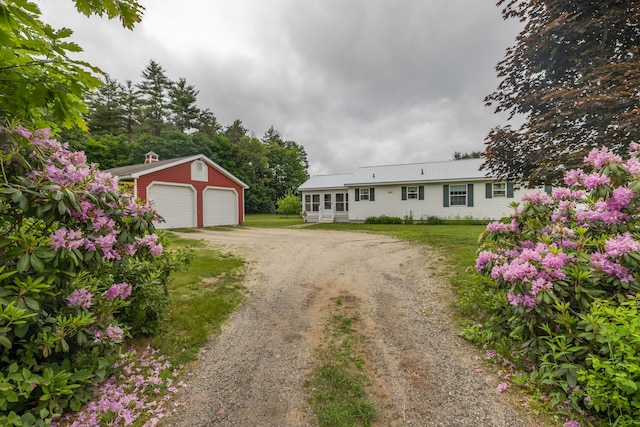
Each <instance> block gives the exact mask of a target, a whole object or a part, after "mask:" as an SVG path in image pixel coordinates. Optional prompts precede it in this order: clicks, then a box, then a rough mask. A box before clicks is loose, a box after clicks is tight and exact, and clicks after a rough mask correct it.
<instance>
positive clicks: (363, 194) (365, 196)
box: [360, 188, 369, 200]
mask: <svg viewBox="0 0 640 427" xmlns="http://www.w3.org/2000/svg"><path fill="white" fill-rule="evenodd" d="M360 200H369V188H361V189H360Z"/></svg>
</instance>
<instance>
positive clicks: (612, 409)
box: [467, 144, 640, 426]
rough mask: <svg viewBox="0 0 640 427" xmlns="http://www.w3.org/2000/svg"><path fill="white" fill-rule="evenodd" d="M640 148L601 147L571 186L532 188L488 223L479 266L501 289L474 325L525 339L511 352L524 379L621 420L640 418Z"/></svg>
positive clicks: (569, 404)
mask: <svg viewBox="0 0 640 427" xmlns="http://www.w3.org/2000/svg"><path fill="white" fill-rule="evenodd" d="M638 150H640V145H637V144H635V145H633V146H632V148H631V151H630V153H629V158H627V159H623V158H621V157H620V156H618V155H615V154H613V153H611V152H609V151H608V150H607V149H606V148H603V149H599V150H597V149H594V150H593V151H592V152H591V153H590V154H589V155H588V156H587V157H586V158H585V167H584V169H579V170H572V171H568V172H567V173H566V174H565V178H564V180H565V183H566V187H562V188H555V189H553V191H552V194H546V193H543V192H540V193H537V194H533V195H529V196H526V197H525V198H523V202H522V204H516V205H514V208H515V213H514V214H513V216H512V217H511V218H509V219H505V220H503V221H500V222H494V223H491V224H489V225H488V226H487V231H486V232H485V233H484V235H483V238H482V242H483V247H482V249H481V252H480V253H479V255H478V258H477V262H476V267H477V269H478V270H479V271H480V272H481V274H483V276H484V277H485V280H484V284H485V285H484V286H485V290H486V295H492V297H491V303H489V304H487V307H488V308H486V310H487V312H486V313H485V319H487V320H488V321H487V322H485V324H484V325H475V326H474V327H472V328H469V330H467V335H468V336H471V337H472V338H475V339H477V340H480V341H483V342H484V343H485V344H491V341H492V340H493V341H494V342H493V344H495V343H496V340H495V337H497V336H500V335H501V334H504V335H508V336H509V337H510V339H511V341H512V342H516V343H517V349H516V351H515V352H513V348H511V351H512V353H511V354H509V355H505V356H507V357H509V358H513V359H517V360H519V362H520V363H521V364H522V366H528V372H525V373H524V374H523V375H520V376H513V377H512V379H513V380H514V381H518V382H521V383H527V382H529V383H530V384H531V383H536V384H537V385H538V386H541V387H542V388H543V390H544V392H545V393H546V394H548V395H549V396H551V398H552V399H553V403H554V404H556V405H559V406H560V407H561V408H568V409H571V410H574V411H584V410H589V411H591V413H593V414H595V415H596V416H601V417H602V418H603V419H604V420H606V421H607V422H611V423H617V424H615V425H618V426H623V425H638V424H637V422H638V421H637V420H640V389H639V387H640V319H639V318H638V306H639V304H640V297H639V296H638V290H639V289H640V229H639V224H640V219H639V218H638V213H639V212H640V210H639V209H640V162H639V160H638ZM487 329H490V331H488V330H487ZM504 335H503V336H504ZM634 423H635V424H634Z"/></svg>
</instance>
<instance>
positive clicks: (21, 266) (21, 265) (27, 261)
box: [16, 254, 31, 273]
mask: <svg viewBox="0 0 640 427" xmlns="http://www.w3.org/2000/svg"><path fill="white" fill-rule="evenodd" d="M30 265H31V256H30V255H29V254H24V255H23V256H22V258H20V260H19V261H18V265H17V266H16V268H17V269H18V271H19V272H21V273H22V272H25V271H27V270H28V269H29V266H30Z"/></svg>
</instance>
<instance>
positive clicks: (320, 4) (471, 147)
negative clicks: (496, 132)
mask: <svg viewBox="0 0 640 427" xmlns="http://www.w3.org/2000/svg"><path fill="white" fill-rule="evenodd" d="M140 2H141V4H143V5H144V6H145V8H146V11H145V13H144V16H143V18H142V23H140V24H138V25H137V26H136V28H135V29H134V30H133V31H130V30H125V29H123V28H122V27H121V26H120V25H119V23H118V22H117V21H108V20H106V19H101V18H97V17H93V18H86V17H84V16H83V15H80V14H78V13H77V12H75V10H74V9H73V3H72V2H71V1H70V0H38V4H39V5H40V7H41V9H42V11H43V20H44V21H45V22H47V23H49V24H51V25H52V26H54V27H55V28H60V27H63V26H64V27H68V28H71V29H72V30H73V31H74V35H73V37H72V40H74V41H76V42H77V43H78V44H80V45H81V46H82V48H83V49H84V52H83V54H82V55H81V58H82V59H84V60H86V61H88V62H90V63H91V64H93V65H96V66H98V67H100V68H101V69H102V70H103V71H105V72H106V73H108V74H109V75H110V76H111V77H113V78H116V79H117V80H118V81H120V82H121V83H124V81H125V80H132V81H133V82H134V83H137V82H139V81H140V73H141V72H142V70H143V69H144V68H145V67H146V66H147V64H148V63H149V60H150V59H153V60H155V61H156V62H158V63H159V64H160V65H161V66H162V67H163V68H164V69H165V70H166V72H167V75H168V77H169V78H171V79H172V80H177V79H178V78H180V77H184V78H186V80H187V83H188V84H191V85H194V86H195V87H196V89H198V90H199V91H200V94H199V97H198V106H199V107H200V108H203V109H204V108H209V109H210V110H211V111H213V113H214V114H215V115H216V117H217V118H218V120H219V121H220V123H221V124H222V125H223V126H227V125H229V124H231V123H233V121H234V120H236V119H240V120H242V122H243V124H244V126H245V127H246V128H248V129H249V130H250V131H252V132H253V133H254V134H255V135H256V136H258V137H262V136H263V135H264V133H265V132H266V131H267V129H269V127H270V126H273V127H274V128H275V129H276V130H278V131H279V132H280V134H281V136H282V137H283V138H284V139H286V140H292V141H295V142H297V143H298V144H300V145H302V146H303V147H304V148H305V150H306V152H307V155H308V159H309V165H310V170H309V172H310V173H311V174H325V173H341V172H350V171H352V170H353V169H354V168H355V167H358V166H370V165H384V164H397V163H411V162H423V161H438V160H448V159H450V158H451V157H452V155H453V153H454V151H461V152H470V151H480V150H483V147H484V143H483V141H484V138H485V136H486V135H487V133H488V131H489V130H490V129H491V128H492V127H493V126H495V125H497V124H501V123H504V122H505V117H504V116H499V115H495V114H494V113H493V108H491V107H485V106H484V104H483V98H484V97H485V96H486V95H488V94H489V93H491V92H493V91H494V90H495V88H496V86H497V83H498V80H497V77H496V72H495V66H496V64H497V63H498V61H500V60H501V59H502V58H503V57H504V54H505V50H506V48H507V47H508V46H510V45H512V44H513V43H514V41H515V37H516V35H517V34H518V31H519V29H520V26H519V24H518V23H517V22H509V21H503V20H502V17H501V14H500V10H499V9H498V8H497V7H496V6H495V0H225V1H223V0H181V1H179V2H178V1H175V0H140Z"/></svg>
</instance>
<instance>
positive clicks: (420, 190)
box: [418, 185, 424, 200]
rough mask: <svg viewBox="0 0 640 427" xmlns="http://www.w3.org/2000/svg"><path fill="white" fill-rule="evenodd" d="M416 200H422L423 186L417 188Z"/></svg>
mask: <svg viewBox="0 0 640 427" xmlns="http://www.w3.org/2000/svg"><path fill="white" fill-rule="evenodd" d="M418 200H424V185H419V186H418Z"/></svg>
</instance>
